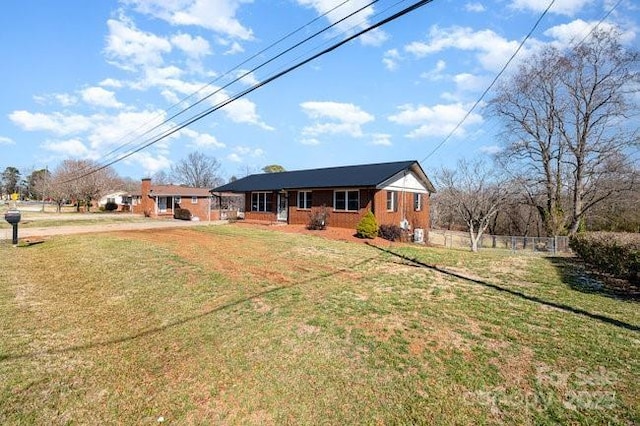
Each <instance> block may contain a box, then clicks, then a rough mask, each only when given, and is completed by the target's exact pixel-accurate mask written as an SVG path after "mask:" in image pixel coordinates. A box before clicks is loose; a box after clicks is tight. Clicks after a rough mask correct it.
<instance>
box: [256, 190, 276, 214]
mask: <svg viewBox="0 0 640 426" xmlns="http://www.w3.org/2000/svg"><path fill="white" fill-rule="evenodd" d="M271 198H272V197H271V193H270V192H252V193H251V211H252V212H270V211H273V208H272V207H271V203H272V201H271Z"/></svg>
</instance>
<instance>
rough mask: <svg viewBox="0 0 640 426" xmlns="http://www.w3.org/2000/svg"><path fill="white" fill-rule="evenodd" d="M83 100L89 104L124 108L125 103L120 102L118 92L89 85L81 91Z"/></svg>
mask: <svg viewBox="0 0 640 426" xmlns="http://www.w3.org/2000/svg"><path fill="white" fill-rule="evenodd" d="M80 96H82V100H83V101H85V102H86V103H88V104H89V105H94V106H98V107H105V108H122V107H123V106H124V104H122V103H120V102H118V100H117V99H116V94H115V93H114V92H111V91H109V90H106V89H103V88H102V87H97V86H95V87H88V88H86V89H83V90H81V91H80Z"/></svg>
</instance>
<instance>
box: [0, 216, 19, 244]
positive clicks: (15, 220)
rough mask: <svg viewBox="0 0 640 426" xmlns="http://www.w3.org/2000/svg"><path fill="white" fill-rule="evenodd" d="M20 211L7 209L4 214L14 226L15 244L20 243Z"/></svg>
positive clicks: (13, 239) (13, 240)
mask: <svg viewBox="0 0 640 426" xmlns="http://www.w3.org/2000/svg"><path fill="white" fill-rule="evenodd" d="M20 217H21V216H20V211H19V210H7V212H6V213H5V214H4V220H6V221H7V222H9V223H10V224H11V226H13V238H12V242H13V245H14V246H15V245H18V222H20Z"/></svg>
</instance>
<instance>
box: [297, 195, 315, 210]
mask: <svg viewBox="0 0 640 426" xmlns="http://www.w3.org/2000/svg"><path fill="white" fill-rule="evenodd" d="M303 194H304V195H305V196H304V203H300V201H301V197H300V196H301V195H303ZM312 194H313V191H298V196H297V199H298V202H297V204H296V207H297V209H298V210H311V203H312V200H313V195H312Z"/></svg>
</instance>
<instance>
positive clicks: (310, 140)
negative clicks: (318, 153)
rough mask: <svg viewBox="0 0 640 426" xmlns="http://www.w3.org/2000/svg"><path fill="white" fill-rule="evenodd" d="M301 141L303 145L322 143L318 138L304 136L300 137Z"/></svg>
mask: <svg viewBox="0 0 640 426" xmlns="http://www.w3.org/2000/svg"><path fill="white" fill-rule="evenodd" d="M300 143H301V144H302V145H307V146H317V145H320V141H319V140H318V139H316V138H302V139H300Z"/></svg>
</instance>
